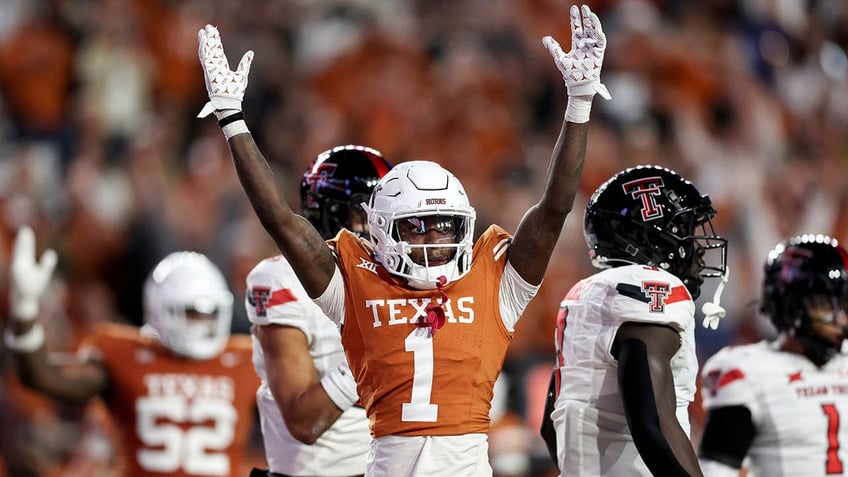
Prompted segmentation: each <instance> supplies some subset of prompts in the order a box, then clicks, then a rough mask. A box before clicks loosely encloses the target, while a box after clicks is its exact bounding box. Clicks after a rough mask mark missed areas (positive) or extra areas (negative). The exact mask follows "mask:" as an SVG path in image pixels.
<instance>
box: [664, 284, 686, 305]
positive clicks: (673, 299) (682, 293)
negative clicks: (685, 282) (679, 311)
mask: <svg viewBox="0 0 848 477" xmlns="http://www.w3.org/2000/svg"><path fill="white" fill-rule="evenodd" d="M690 300H692V295H690V294H689V290H687V289H686V287H684V286H682V285H681V286H677V287H674V288H672V289H671V293H670V294H669V295H668V298H666V299H665V304H666V305H670V304H672V303H677V302H678V301H690Z"/></svg>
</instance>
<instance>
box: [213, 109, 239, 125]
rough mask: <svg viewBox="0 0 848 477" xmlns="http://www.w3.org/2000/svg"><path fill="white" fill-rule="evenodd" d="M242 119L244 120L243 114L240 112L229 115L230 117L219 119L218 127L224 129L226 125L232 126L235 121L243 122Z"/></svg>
mask: <svg viewBox="0 0 848 477" xmlns="http://www.w3.org/2000/svg"><path fill="white" fill-rule="evenodd" d="M243 119H244V114H243V113H242V112H241V111H239V112H237V113H235V114H231V115H229V116H227V117H226V118H221V119H219V120H218V126H221V127H224V126H226V125H227V124H232V123H234V122H236V121H239V120H243Z"/></svg>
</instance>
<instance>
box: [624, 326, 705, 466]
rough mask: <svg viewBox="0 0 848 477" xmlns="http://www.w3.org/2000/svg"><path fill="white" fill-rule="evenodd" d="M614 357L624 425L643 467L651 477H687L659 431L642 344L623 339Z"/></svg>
mask: <svg viewBox="0 0 848 477" xmlns="http://www.w3.org/2000/svg"><path fill="white" fill-rule="evenodd" d="M613 356H614V357H615V358H616V359H618V385H619V388H620V389H621V397H622V402H623V403H624V413H625V416H626V417H627V424H628V426H630V433H631V434H632V435H633V442H634V443H635V444H636V448H637V449H638V450H639V455H640V456H641V457H642V460H643V461H644V462H645V465H647V466H648V469H649V470H650V471H651V472H652V473H653V474H654V475H663V476H669V477H672V476H685V477H688V476H689V473H688V472H687V471H686V469H684V468H683V466H682V465H681V464H680V462H679V461H678V460H677V457H676V456H675V455H674V452H673V451H672V450H671V446H670V445H669V444H668V441H667V440H666V438H665V436H664V435H663V433H662V429H661V428H660V419H659V413H658V411H657V403H656V399H655V396H654V390H653V386H652V384H651V373H650V369H649V364H648V350H647V347H646V346H645V343H644V342H642V341H641V340H638V339H635V338H628V339H625V340H624V341H623V342H622V343H621V345H620V346H618V347H617V348H616V349H614V350H613Z"/></svg>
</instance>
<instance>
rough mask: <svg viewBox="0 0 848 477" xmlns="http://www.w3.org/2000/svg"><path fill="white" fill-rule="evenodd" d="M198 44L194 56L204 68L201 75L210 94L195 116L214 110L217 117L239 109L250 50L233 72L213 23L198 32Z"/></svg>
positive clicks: (251, 57)
mask: <svg viewBox="0 0 848 477" xmlns="http://www.w3.org/2000/svg"><path fill="white" fill-rule="evenodd" d="M197 41H198V43H199V46H198V50H197V55H198V56H199V57H200V66H201V67H203V77H204V79H205V80H206V92H207V93H209V102H208V103H206V105H205V106H203V109H202V110H200V113H198V115H197V117H198V118H205V117H206V116H209V114H211V113H213V112H214V113H215V116H216V117H218V119H221V118H223V117H225V116H229V115H230V114H233V113H235V112H238V111H241V102H242V99H243V98H244V91H245V89H247V75H248V73H249V72H250V63H251V62H252V61H253V51H252V50H249V51H248V52H247V53H245V54H244V56H242V57H241V61H240V62H239V64H238V68H236V70H235V71H232V70H231V69H230V63H229V61H227V55H225V54H224V46H223V45H222V44H221V35H220V34H219V33H218V29H217V28H216V27H214V26H212V25H206V27H205V28H203V29H202V30H200V31H198V32H197Z"/></svg>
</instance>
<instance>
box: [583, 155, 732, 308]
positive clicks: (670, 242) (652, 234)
mask: <svg viewBox="0 0 848 477" xmlns="http://www.w3.org/2000/svg"><path fill="white" fill-rule="evenodd" d="M715 214H716V211H715V209H714V208H713V205H712V202H711V201H710V198H709V197H708V196H706V195H702V194H701V193H700V192H698V189H696V188H695V186H694V185H693V184H692V183H691V182H689V181H688V180H686V179H684V178H683V177H681V176H680V175H678V174H677V173H675V172H674V171H672V170H670V169H666V168H664V167H660V166H651V165H642V166H636V167H632V168H629V169H626V170H624V171H621V172H619V173H617V174H616V175H614V176H613V177H612V178H610V179H609V180H608V181H607V182H605V183H604V184H603V185H601V186H600V187H598V189H597V190H596V191H595V193H594V194H592V197H591V198H590V199H589V203H588V204H587V205H586V215H585V217H584V221H583V233H584V236H585V238H586V244H587V245H589V256H590V257H591V258H592V264H593V265H595V266H596V267H598V268H609V267H616V266H620V265H628V264H644V265H651V266H656V267H660V268H663V269H666V270H668V271H669V272H671V273H672V274H674V275H675V276H677V277H678V278H680V279H681V280H682V281H683V283H684V285H686V288H687V289H688V290H689V293H690V294H691V295H692V297H693V298H697V297H698V296H699V295H700V294H701V284H703V282H704V277H721V276H722V275H724V273H725V272H726V265H725V264H726V249H727V240H725V239H723V238H721V237H719V236H718V235H716V233H715V230H714V229H713V224H712V221H711V219H712V217H713V216H715ZM707 251H711V254H710V255H711V257H712V256H713V255H715V252H717V253H718V255H719V256H720V258H714V257H712V259H713V260H715V261H716V262H718V263H715V264H707V263H705V254H706V252H707Z"/></svg>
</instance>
